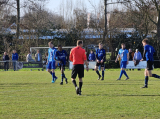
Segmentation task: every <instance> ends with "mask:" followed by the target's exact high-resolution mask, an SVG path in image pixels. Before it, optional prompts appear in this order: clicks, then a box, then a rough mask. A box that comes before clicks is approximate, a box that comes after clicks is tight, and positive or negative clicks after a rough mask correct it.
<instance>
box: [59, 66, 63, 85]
mask: <svg viewBox="0 0 160 119" xmlns="http://www.w3.org/2000/svg"><path fill="white" fill-rule="evenodd" d="M59 68H60V70H61V83H60V85H63V67H62V65H60V66H59Z"/></svg>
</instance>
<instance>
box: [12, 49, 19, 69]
mask: <svg viewBox="0 0 160 119" xmlns="http://www.w3.org/2000/svg"><path fill="white" fill-rule="evenodd" d="M17 61H18V54H17V53H16V50H13V53H12V62H13V68H14V71H15V70H16V62H17Z"/></svg>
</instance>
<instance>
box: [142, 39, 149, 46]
mask: <svg viewBox="0 0 160 119" xmlns="http://www.w3.org/2000/svg"><path fill="white" fill-rule="evenodd" d="M142 44H143V46H145V45H147V44H149V41H148V39H147V38H145V39H143V40H142Z"/></svg>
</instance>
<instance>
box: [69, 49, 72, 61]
mask: <svg viewBox="0 0 160 119" xmlns="http://www.w3.org/2000/svg"><path fill="white" fill-rule="evenodd" d="M69 59H70V61H72V62H73V55H72V50H71V52H70V56H69Z"/></svg>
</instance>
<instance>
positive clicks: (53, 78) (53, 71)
mask: <svg viewBox="0 0 160 119" xmlns="http://www.w3.org/2000/svg"><path fill="white" fill-rule="evenodd" d="M55 63H56V62H55V61H53V62H52V83H55V81H56V80H57V77H56V75H55V69H56V66H55Z"/></svg>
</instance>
